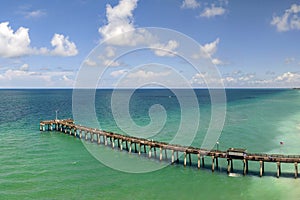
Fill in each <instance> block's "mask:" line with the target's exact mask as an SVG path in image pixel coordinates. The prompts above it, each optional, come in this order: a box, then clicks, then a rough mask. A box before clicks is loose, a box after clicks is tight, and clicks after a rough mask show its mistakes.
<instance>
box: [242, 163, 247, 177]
mask: <svg viewBox="0 0 300 200" xmlns="http://www.w3.org/2000/svg"><path fill="white" fill-rule="evenodd" d="M247 173H248V161H247V160H246V159H244V160H243V175H244V176H245V175H246V174H247Z"/></svg>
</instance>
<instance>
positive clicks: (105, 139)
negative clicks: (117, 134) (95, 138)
mask: <svg viewBox="0 0 300 200" xmlns="http://www.w3.org/2000/svg"><path fill="white" fill-rule="evenodd" d="M104 145H105V146H107V136H106V135H104Z"/></svg>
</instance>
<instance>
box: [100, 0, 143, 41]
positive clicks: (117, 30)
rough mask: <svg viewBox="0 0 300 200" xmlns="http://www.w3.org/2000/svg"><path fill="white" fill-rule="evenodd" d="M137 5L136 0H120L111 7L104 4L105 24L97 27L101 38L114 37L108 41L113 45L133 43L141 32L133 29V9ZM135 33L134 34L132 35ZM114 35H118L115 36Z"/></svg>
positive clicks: (140, 35)
mask: <svg viewBox="0 0 300 200" xmlns="http://www.w3.org/2000/svg"><path fill="white" fill-rule="evenodd" d="M136 7H137V0H121V1H120V2H119V4H118V5H116V6H114V7H112V6H111V5H110V4H107V5H106V18H107V24H106V25H104V26H102V27H100V28H99V29H98V31H99V33H100V35H101V36H102V39H103V40H107V39H110V38H114V39H113V40H110V42H111V43H112V44H114V45H135V44H136V42H137V40H138V39H139V38H140V37H143V35H142V33H136V32H131V33H132V34H124V33H126V32H129V31H134V30H135V27H134V21H133V11H134V9H135V8H136ZM134 34H136V35H134ZM116 36H119V37H117V38H116ZM134 37H136V38H134Z"/></svg>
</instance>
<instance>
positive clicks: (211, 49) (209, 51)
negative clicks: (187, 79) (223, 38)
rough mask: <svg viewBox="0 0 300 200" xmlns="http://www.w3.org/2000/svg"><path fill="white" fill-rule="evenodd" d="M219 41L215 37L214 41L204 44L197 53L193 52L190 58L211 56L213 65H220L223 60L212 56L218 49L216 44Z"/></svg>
mask: <svg viewBox="0 0 300 200" xmlns="http://www.w3.org/2000/svg"><path fill="white" fill-rule="evenodd" d="M219 42H220V39H219V38H217V39H216V40H215V41H213V42H210V43H206V44H204V45H203V46H202V47H201V49H200V51H199V53H195V54H193V55H192V58H194V59H199V58H211V59H212V60H211V61H212V63H213V64H215V65H222V64H224V62H223V61H222V60H220V59H218V58H215V57H214V54H215V53H216V52H217V50H218V44H219Z"/></svg>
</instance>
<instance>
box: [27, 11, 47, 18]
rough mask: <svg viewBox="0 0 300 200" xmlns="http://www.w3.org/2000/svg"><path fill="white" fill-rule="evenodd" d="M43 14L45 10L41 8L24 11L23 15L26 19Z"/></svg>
mask: <svg viewBox="0 0 300 200" xmlns="http://www.w3.org/2000/svg"><path fill="white" fill-rule="evenodd" d="M45 15H46V12H45V11H42V10H33V11H28V12H24V16H25V18H27V19H29V18H39V17H42V16H45Z"/></svg>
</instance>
